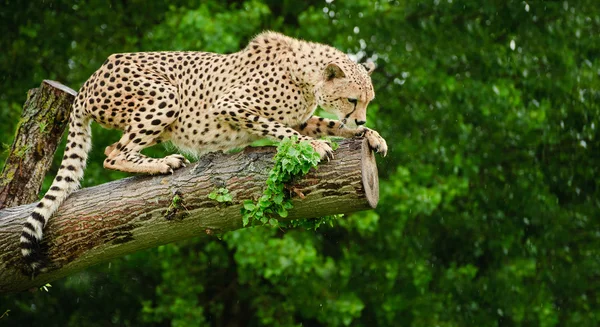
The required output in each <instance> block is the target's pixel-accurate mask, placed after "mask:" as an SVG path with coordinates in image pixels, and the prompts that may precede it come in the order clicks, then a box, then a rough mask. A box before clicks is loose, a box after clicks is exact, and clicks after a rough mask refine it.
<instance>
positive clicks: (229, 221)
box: [0, 139, 379, 292]
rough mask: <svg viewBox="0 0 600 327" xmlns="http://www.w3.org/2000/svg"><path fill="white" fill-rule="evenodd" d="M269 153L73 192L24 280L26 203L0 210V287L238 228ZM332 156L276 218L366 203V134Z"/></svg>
mask: <svg viewBox="0 0 600 327" xmlns="http://www.w3.org/2000/svg"><path fill="white" fill-rule="evenodd" d="M274 153H275V148H273V147H261V148H248V149H246V150H245V151H243V152H240V153H236V154H229V155H224V154H216V153H212V154H209V155H206V156H204V157H202V158H201V159H200V161H198V162H197V163H194V164H192V165H190V167H187V168H184V169H180V170H177V171H176V172H175V173H174V174H173V175H168V176H167V175H165V176H154V177H150V176H136V177H131V178H126V179H123V180H119V181H115V182H111V183H107V184H103V185H99V186H95V187H90V188H86V189H83V190H80V191H77V192H75V193H73V194H72V195H71V196H70V197H69V198H68V199H67V200H66V201H65V202H64V203H63V205H62V206H61V207H60V208H59V210H58V212H57V213H56V214H55V215H54V216H53V217H52V218H51V219H50V221H49V223H48V224H47V226H46V228H45V235H44V243H45V244H47V245H48V258H49V261H50V262H51V266H50V267H49V271H48V272H47V273H44V274H42V275H39V276H37V277H36V278H35V279H33V280H32V279H31V277H28V276H25V275H23V274H22V273H21V268H23V266H24V263H23V261H22V259H21V254H20V251H19V236H20V233H21V229H22V225H23V223H24V221H25V218H26V216H27V214H28V213H29V212H31V211H32V210H33V208H34V206H35V204H28V205H23V206H19V207H15V208H9V209H3V210H0V292H15V291H22V290H26V289H29V288H31V287H36V286H39V285H43V284H45V283H47V282H50V281H53V280H56V279H58V278H61V277H65V276H67V275H70V274H73V273H75V272H77V271H80V270H82V269H84V268H86V267H89V266H91V265H95V264H98V263H100V262H103V261H106V260H109V259H112V258H115V257H119V256H123V255H125V254H129V253H133V252H135V251H139V250H142V249H146V248H151V247H155V246H158V245H161V244H166V243H169V242H173V241H177V240H183V239H186V238H190V237H194V236H198V235H214V234H222V233H225V232H227V231H231V230H235V229H239V228H241V227H242V217H241V213H240V209H241V207H242V205H241V204H242V202H243V201H244V200H247V199H257V198H258V197H260V195H261V194H262V190H263V188H264V185H265V181H266V179H267V176H268V172H269V170H270V169H271V167H272V158H273V155H274ZM335 156H336V158H335V159H334V160H332V161H330V162H324V163H321V164H320V165H319V166H318V168H317V169H316V170H314V169H313V170H311V171H310V172H309V173H308V174H307V175H306V176H304V177H303V178H302V179H300V180H298V181H297V182H296V183H295V184H294V185H290V189H292V188H293V190H294V191H293V192H290V193H291V196H292V202H293V204H294V208H293V209H292V210H290V211H289V216H288V217H287V218H286V219H298V218H314V217H322V216H326V215H331V214H339V213H350V212H354V211H359V210H365V209H370V208H374V207H375V206H376V204H377V201H378V198H379V189H378V187H379V186H378V176H377V166H376V164H375V159H374V156H373V153H372V152H371V150H370V149H369V146H368V144H367V142H366V140H361V139H352V140H344V141H342V142H341V143H340V147H339V149H337V151H336V153H335ZM221 187H225V188H227V189H228V190H229V193H230V194H231V196H232V197H233V201H232V202H231V203H219V202H217V201H215V200H211V199H209V198H208V195H209V194H210V193H211V192H212V191H213V190H215V189H217V188H221ZM176 198H177V199H181V201H179V200H176Z"/></svg>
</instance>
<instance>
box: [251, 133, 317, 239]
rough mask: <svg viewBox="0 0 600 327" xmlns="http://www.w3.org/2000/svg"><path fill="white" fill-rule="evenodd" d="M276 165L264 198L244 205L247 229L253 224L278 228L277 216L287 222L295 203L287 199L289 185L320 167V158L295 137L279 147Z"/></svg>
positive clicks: (284, 141) (286, 140)
mask: <svg viewBox="0 0 600 327" xmlns="http://www.w3.org/2000/svg"><path fill="white" fill-rule="evenodd" d="M273 161H274V163H275V164H274V165H273V168H272V169H271V171H270V172H269V177H268V178H267V182H266V188H265V190H264V191H263V194H262V196H261V197H260V198H259V199H258V200H257V201H256V202H255V201H252V200H246V201H244V203H243V207H242V209H241V211H242V221H243V224H244V226H247V225H248V224H251V223H252V224H253V225H254V224H269V225H271V226H273V227H278V226H279V221H278V220H277V219H276V218H275V217H276V215H277V216H279V217H284V218H285V217H287V215H288V210H289V209H291V208H292V202H291V200H290V199H289V196H286V192H285V190H286V186H285V183H289V182H291V181H292V179H293V178H295V177H299V176H303V175H306V173H308V171H309V170H310V169H311V168H313V167H316V166H317V164H318V163H319V161H320V156H319V154H318V153H317V152H316V151H315V150H314V148H313V147H312V146H311V145H310V143H309V142H306V141H302V142H298V139H297V138H296V137H292V138H286V139H284V140H283V141H281V143H279V145H278V146H277V154H276V155H275V156H274V157H273Z"/></svg>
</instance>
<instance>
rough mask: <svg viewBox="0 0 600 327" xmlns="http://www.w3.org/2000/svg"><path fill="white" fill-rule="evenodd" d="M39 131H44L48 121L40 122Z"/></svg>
mask: <svg viewBox="0 0 600 327" xmlns="http://www.w3.org/2000/svg"><path fill="white" fill-rule="evenodd" d="M39 125H40V133H44V131H46V127H48V123H47V122H40V124H39Z"/></svg>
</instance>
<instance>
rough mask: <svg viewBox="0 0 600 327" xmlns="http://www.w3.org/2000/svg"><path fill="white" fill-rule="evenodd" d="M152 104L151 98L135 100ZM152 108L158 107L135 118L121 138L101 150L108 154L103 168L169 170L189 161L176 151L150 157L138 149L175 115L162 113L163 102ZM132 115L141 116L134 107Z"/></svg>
mask: <svg viewBox="0 0 600 327" xmlns="http://www.w3.org/2000/svg"><path fill="white" fill-rule="evenodd" d="M153 105H155V104H154V101H152V100H151V99H147V100H145V99H140V100H138V106H141V107H146V108H153ZM155 106H156V105H155ZM155 109H158V110H154V111H153V112H154V114H153V115H147V114H146V115H145V117H144V118H146V119H145V120H142V119H137V120H135V119H134V121H136V122H135V123H133V124H131V125H129V126H128V127H127V128H126V129H125V133H123V136H121V139H120V140H119V141H118V142H116V143H114V144H112V145H110V146H108V147H107V148H106V150H105V151H104V153H105V154H107V158H106V159H105V160H104V168H107V169H114V170H120V171H126V172H131V173H144V174H171V173H173V171H174V170H175V169H178V168H182V167H185V166H186V164H189V163H190V162H189V161H188V160H187V159H186V158H185V157H184V156H182V155H179V154H172V155H169V156H166V157H164V158H149V157H147V156H145V155H143V154H141V153H140V151H141V150H143V149H144V148H147V147H149V146H152V145H154V144H156V142H157V140H158V138H159V137H160V134H161V133H162V132H163V131H164V129H165V128H166V127H167V126H168V125H169V124H171V123H172V122H173V121H174V120H175V115H173V114H165V113H164V112H163V111H162V110H160V109H165V110H168V107H167V104H166V103H163V104H159V105H158V107H155ZM171 110H173V109H171ZM133 115H134V117H135V116H137V117H139V118H141V116H142V115H141V113H140V112H136V111H134V113H133ZM148 116H151V117H148Z"/></svg>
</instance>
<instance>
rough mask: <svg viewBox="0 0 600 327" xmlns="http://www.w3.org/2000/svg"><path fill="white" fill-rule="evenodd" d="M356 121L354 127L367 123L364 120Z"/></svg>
mask: <svg viewBox="0 0 600 327" xmlns="http://www.w3.org/2000/svg"><path fill="white" fill-rule="evenodd" d="M355 121H356V125H364V124H366V123H367V121H366V120H355Z"/></svg>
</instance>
